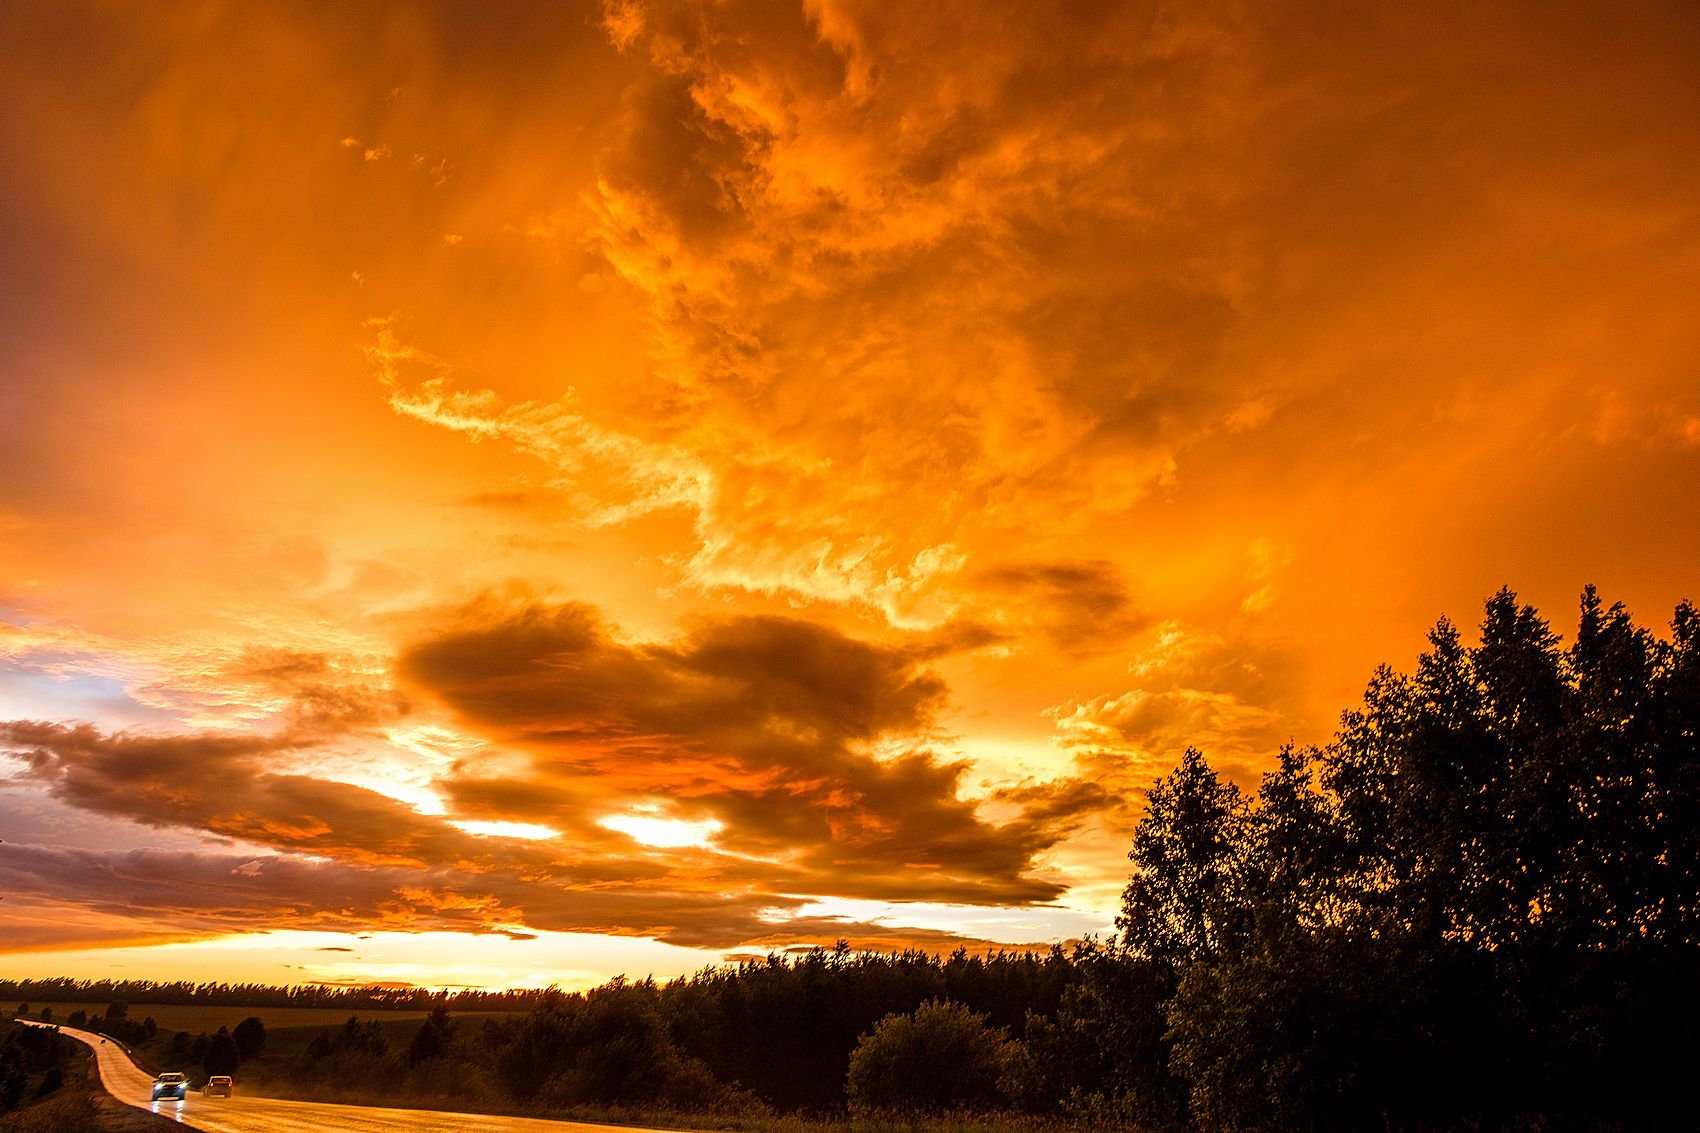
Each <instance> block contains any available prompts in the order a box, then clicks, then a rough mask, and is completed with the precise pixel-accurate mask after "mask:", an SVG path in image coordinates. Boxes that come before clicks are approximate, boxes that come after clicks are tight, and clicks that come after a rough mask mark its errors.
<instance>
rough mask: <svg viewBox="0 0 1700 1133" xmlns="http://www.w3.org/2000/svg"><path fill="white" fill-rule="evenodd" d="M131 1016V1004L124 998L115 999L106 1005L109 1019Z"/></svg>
mask: <svg viewBox="0 0 1700 1133" xmlns="http://www.w3.org/2000/svg"><path fill="white" fill-rule="evenodd" d="M129 1016H130V1005H129V1004H128V1003H125V1002H124V1001H123V1000H122V999H114V1000H113V1001H112V1002H111V1003H108V1004H107V1005H106V1017H107V1018H108V1019H127V1018H129Z"/></svg>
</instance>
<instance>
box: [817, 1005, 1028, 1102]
mask: <svg viewBox="0 0 1700 1133" xmlns="http://www.w3.org/2000/svg"><path fill="white" fill-rule="evenodd" d="M1015 1053H1016V1051H1015V1048H1014V1046H1013V1044H1011V1043H1010V1041H1009V1039H1008V1037H1007V1036H1006V1035H1005V1033H1004V1032H1003V1031H1002V1030H1001V1029H994V1028H993V1027H991V1026H990V1025H988V1024H987V1022H986V1017H985V1016H984V1015H976V1014H974V1013H973V1012H971V1011H969V1010H968V1008H966V1007H964V1006H963V1005H962V1004H960V1003H950V1002H945V1001H942V1000H932V1001H929V1002H927V1003H923V1004H921V1006H920V1007H918V1008H916V1010H915V1013H914V1014H913V1015H887V1016H886V1017H885V1018H884V1019H881V1020H880V1021H879V1022H878V1023H877V1024H875V1025H874V1029H873V1032H872V1033H871V1034H867V1035H864V1036H863V1037H862V1040H861V1042H859V1043H857V1044H856V1050H855V1052H854V1053H852V1054H851V1056H850V1073H849V1077H848V1079H847V1081H846V1084H847V1088H848V1092H849V1095H850V1109H851V1112H853V1113H870V1112H879V1111H895V1112H900V1113H914V1112H923V1113H940V1112H946V1111H950V1110H974V1109H984V1108H986V1107H988V1106H996V1105H999V1104H1001V1103H1002V1102H1003V1100H1004V1098H1003V1090H1002V1088H1001V1086H1000V1082H1001V1080H1002V1079H1003V1077H1004V1075H1005V1071H1006V1070H1007V1069H1009V1068H1010V1066H1011V1063H1012V1060H1013V1058H1014V1056H1015Z"/></svg>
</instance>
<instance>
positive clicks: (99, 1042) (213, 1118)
mask: <svg viewBox="0 0 1700 1133" xmlns="http://www.w3.org/2000/svg"><path fill="white" fill-rule="evenodd" d="M18 1021H19V1022H20V1023H21V1022H27V1020H23V1019H20V1020H18ZM35 1025H36V1026H40V1025H42V1024H35ZM59 1033H60V1034H62V1035H65V1036H66V1037H68V1038H73V1039H76V1040H77V1041H78V1042H80V1043H83V1044H85V1045H86V1046H87V1047H88V1048H89V1049H90V1050H92V1051H94V1055H95V1065H96V1066H97V1068H98V1069H99V1073H100V1084H101V1085H102V1086H104V1087H106V1090H107V1092H108V1093H110V1094H111V1095H112V1096H113V1097H115V1098H117V1099H118V1100H119V1101H121V1102H124V1103H125V1104H126V1105H132V1106H135V1107H136V1108H137V1109H141V1110H151V1111H152V1112H154V1113H157V1114H159V1115H161V1116H162V1117H169V1118H172V1119H174V1120H176V1121H178V1122H179V1123H181V1124H183V1125H186V1126H188V1127H190V1128H192V1129H204V1130H206V1131H207V1133H324V1131H326V1130H332V1131H336V1130H346V1131H348V1133H677V1131H674V1130H669V1131H663V1130H656V1129H639V1128H637V1127H635V1126H626V1125H620V1126H615V1125H589V1124H586V1123H584V1122H582V1121H545V1120H543V1119H541V1118H536V1117H500V1116H496V1115H494V1114H487V1113H445V1112H443V1111H441V1110H431V1109H380V1108H378V1107H376V1106H360V1105H330V1104H328V1103H326V1102H291V1101H283V1100H281V1099H278V1098H258V1097H253V1096H244V1095H242V1094H238V1095H237V1096H236V1097H231V1098H208V1097H203V1096H202V1095H201V1094H200V1093H198V1092H196V1091H190V1093H189V1098H188V1100H187V1101H182V1102H176V1101H159V1102H155V1101H150V1100H149V1096H150V1095H151V1094H152V1092H153V1075H152V1074H149V1073H148V1072H147V1071H146V1070H143V1069H142V1068H141V1067H139V1066H137V1065H136V1064H135V1063H134V1062H132V1061H131V1060H130V1056H129V1055H128V1054H127V1053H125V1051H124V1049H123V1048H122V1047H120V1046H119V1045H118V1044H117V1043H114V1042H110V1041H107V1040H105V1039H102V1038H101V1037H100V1036H99V1035H96V1034H92V1033H90V1032H88V1031H79V1030H75V1029H73V1028H71V1027H60V1028H59Z"/></svg>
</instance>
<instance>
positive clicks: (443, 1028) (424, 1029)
mask: <svg viewBox="0 0 1700 1133" xmlns="http://www.w3.org/2000/svg"><path fill="white" fill-rule="evenodd" d="M454 1032H455V1025H454V1023H453V1022H452V1021H451V1020H450V1019H449V1009H448V1008H447V1007H444V1006H441V1005H438V1006H436V1007H433V1008H432V1009H431V1014H430V1015H428V1016H426V1018H425V1021H424V1022H423V1023H421V1024H420V1025H419V1029H418V1030H417V1031H415V1032H414V1033H413V1041H412V1042H410V1043H408V1046H407V1064H408V1065H409V1066H418V1065H419V1064H420V1063H421V1062H424V1061H426V1060H428V1059H432V1058H441V1057H442V1056H443V1055H445V1054H447V1053H448V1050H449V1044H450V1043H452V1042H453V1041H454Z"/></svg>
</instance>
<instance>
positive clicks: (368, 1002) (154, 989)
mask: <svg viewBox="0 0 1700 1133" xmlns="http://www.w3.org/2000/svg"><path fill="white" fill-rule="evenodd" d="M542 994H543V993H542V991H541V990H538V989H535V988H515V989H509V990H504V991H486V990H483V989H479V988H461V989H457V990H454V991H449V990H441V991H432V990H430V989H429V988H422V987H365V986H361V987H341V986H336V985H331V984H288V985H283V986H278V985H273V984H260V983H211V982H208V983H193V982H190V981H187V980H174V981H163V982H162V981H155V980H78V979H70V978H67V977H64V976H53V977H49V978H46V979H36V980H8V979H0V1001H5V1000H11V999H18V1000H21V1001H24V1002H26V1003H27V1002H28V1001H30V1000H37V1001H46V1002H51V1003H102V1002H111V1001H114V1000H122V1001H125V1002H128V1003H148V1004H154V1005H167V1004H169V1005H174V1006H189V1005H197V1004H198V1005H202V1006H213V1007H328V1008H342V1009H346V1010H350V1011H428V1010H430V1009H431V1008H433V1007H439V1006H446V1007H450V1008H452V1009H454V1010H456V1011H523V1010H525V1009H527V1008H529V1007H531V1006H532V1005H533V1004H535V1003H537V1002H538V1000H539V999H540V998H541V996H542Z"/></svg>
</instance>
